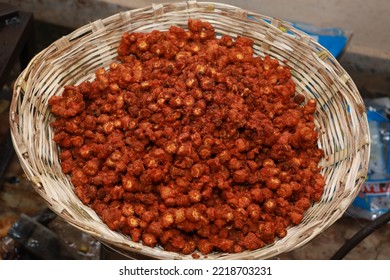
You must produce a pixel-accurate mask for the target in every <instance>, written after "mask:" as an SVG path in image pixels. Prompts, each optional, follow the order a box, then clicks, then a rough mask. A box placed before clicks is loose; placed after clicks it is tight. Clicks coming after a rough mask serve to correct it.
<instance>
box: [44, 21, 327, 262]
mask: <svg viewBox="0 0 390 280" xmlns="http://www.w3.org/2000/svg"><path fill="white" fill-rule="evenodd" d="M188 29H189V30H188V31H186V30H184V29H182V28H179V27H175V26H173V27H171V28H170V29H169V30H168V31H166V32H161V31H153V32H151V33H125V34H124V35H123V37H122V40H121V42H120V45H119V47H118V61H117V62H114V63H112V64H111V65H110V67H109V69H107V70H105V69H98V70H97V71H96V78H95V80H93V81H91V82H89V81H88V82H83V83H81V84H80V85H79V86H66V87H65V88H64V91H63V93H62V95H61V96H54V97H52V98H51V99H50V100H49V105H50V106H51V112H52V113H53V114H54V115H55V117H56V120H55V121H54V122H53V123H52V124H51V125H52V127H53V129H54V132H55V134H54V141H55V142H56V143H57V144H58V145H59V146H60V148H61V157H60V159H61V166H62V168H63V171H64V173H66V174H69V175H70V177H71V180H72V183H73V184H74V186H75V193H76V194H77V196H78V197H79V198H80V200H81V201H82V202H83V203H85V204H88V205H90V206H91V207H92V208H93V209H94V210H95V211H96V212H97V214H98V215H99V216H100V217H101V218H102V220H103V221H104V222H105V223H106V224H107V225H108V226H109V227H110V228H111V229H112V230H118V231H121V232H122V233H124V234H128V235H129V236H130V237H131V238H132V239H133V240H134V241H135V242H142V243H143V244H144V245H147V246H151V247H154V246H156V245H160V246H162V247H164V249H165V250H169V251H174V252H181V253H183V254H193V253H194V251H195V250H198V251H199V252H201V253H202V254H208V253H211V252H213V251H222V252H228V253H236V252H241V251H243V250H255V249H258V248H260V247H262V246H264V245H266V244H270V243H272V242H274V240H275V238H283V237H284V236H285V235H286V234H287V231H286V229H287V227H289V226H290V225H296V224H298V223H300V222H301V220H302V218H303V215H304V212H305V211H306V210H307V209H308V208H309V207H310V205H311V204H312V203H313V201H318V200H319V199H320V198H321V195H322V192H323V188H324V184H325V182H324V178H323V176H322V175H321V174H320V168H319V167H318V163H319V161H320V159H321V158H322V157H323V152H322V150H320V149H319V148H318V147H317V145H316V143H317V139H318V133H317V132H316V130H315V125H314V122H313V120H314V117H313V114H314V112H315V110H316V101H315V100H306V99H305V97H304V96H303V95H301V94H296V93H295V84H294V82H293V80H292V79H291V73H290V69H289V68H288V67H286V66H283V65H282V64H280V63H279V62H278V61H277V60H275V59H272V58H271V57H269V56H266V57H264V58H261V57H256V56H254V50H253V41H252V40H251V39H249V38H244V37H238V38H236V39H235V40H234V39H233V38H231V37H229V36H226V35H224V36H222V37H221V38H220V39H217V38H216V36H215V32H214V29H213V27H212V26H211V25H210V24H209V23H207V22H202V21H200V20H191V19H190V20H189V21H188ZM195 256H198V255H197V254H196V253H195Z"/></svg>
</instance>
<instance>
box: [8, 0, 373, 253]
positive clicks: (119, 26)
mask: <svg viewBox="0 0 390 280" xmlns="http://www.w3.org/2000/svg"><path fill="white" fill-rule="evenodd" d="M190 17H191V18H194V19H202V20H204V21H208V22H210V24H211V25H212V26H213V27H214V28H215V31H216V33H217V34H227V35H230V36H232V37H236V36H237V35H242V36H246V37H250V38H252V39H253V40H254V42H255V43H254V50H255V54H256V55H260V56H264V55H269V56H271V57H273V58H276V59H278V60H279V61H281V62H282V63H284V64H287V65H288V66H289V67H290V68H291V73H292V76H293V80H294V82H295V83H296V91H297V93H301V94H304V95H305V96H306V97H309V98H315V99H316V100H317V112H316V113H315V124H316V129H317V130H318V132H319V140H318V145H319V147H320V148H322V149H323V150H324V153H325V157H324V158H323V160H322V161H321V162H320V165H321V166H322V167H323V169H322V171H321V173H322V174H323V175H324V177H325V182H326V185H325V189H324V194H323V197H322V199H321V200H320V201H319V202H318V203H315V204H314V205H313V206H312V207H311V208H309V209H308V210H307V212H306V213H305V216H304V219H303V221H302V223H301V224H299V225H297V226H294V227H290V228H289V229H288V234H287V236H286V237H284V238H282V239H279V240H276V241H275V243H273V244H271V245H267V246H265V247H263V248H260V249H257V250H254V251H244V252H241V253H236V254H227V253H212V254H209V255H207V259H265V258H271V257H273V256H275V255H278V254H280V253H283V252H286V251H290V250H293V249H295V248H297V247H299V246H302V245H304V244H305V243H307V242H308V241H310V240H311V239H313V238H314V237H315V236H317V235H318V234H320V233H321V232H323V231H324V230H325V229H327V228H328V227H329V226H330V225H332V224H333V223H334V222H335V221H336V220H337V219H339V218H340V217H341V216H342V215H343V213H344V212H345V211H346V209H347V207H348V206H349V205H350V204H351V203H352V201H353V200H354V198H355V197H356V195H357V194H358V192H359V190H360V188H361V185H362V184H363V182H364V181H365V178H366V175H367V170H368V160H369V154H370V135H369V129H368V122H367V116H366V110H365V106H364V103H363V100H362V98H361V96H360V94H359V92H358V90H357V88H356V86H355V84H354V82H353V81H352V79H351V77H350V76H349V75H348V73H346V71H345V70H344V69H343V68H342V67H341V66H340V64H339V63H338V62H337V60H336V59H335V58H334V57H333V56H332V55H331V54H330V53H329V51H327V50H326V49H325V48H323V47H322V46H321V45H319V44H318V43H317V42H315V41H314V39H313V38H311V37H310V36H309V35H307V34H305V33H304V32H302V31H299V30H297V29H295V28H294V27H293V26H292V25H291V24H290V23H289V22H286V21H283V20H280V19H276V18H272V17H268V16H265V15H261V14H258V13H253V12H250V11H247V10H243V9H241V8H238V7H235V6H231V5H226V4H221V3H213V2H197V1H185V2H179V3H178V2H175V3H164V4H154V5H151V6H149V7H145V8H140V9H135V10H128V11H124V12H121V13H118V14H115V15H113V16H110V17H108V18H105V19H99V20H97V21H94V22H92V23H89V24H87V25H85V26H83V27H81V28H79V29H77V30H75V31H74V32H72V33H70V34H69V35H67V36H64V37H62V38H60V39H59V40H57V41H55V42H53V43H52V44H51V45H50V46H49V47H47V48H46V49H44V50H43V51H41V52H40V53H38V54H37V55H36V56H35V57H34V58H33V59H32V60H31V61H30V63H29V64H28V66H27V68H26V69H24V71H23V72H22V73H21V74H20V76H19V77H18V79H17V80H16V83H15V86H14V92H13V100H12V103H11V108H10V126H11V135H12V141H13V144H14V147H15V151H16V154H17V156H18V158H19V160H20V163H21V165H22V168H23V169H24V171H25V173H26V175H27V177H28V179H29V180H30V181H31V182H32V184H33V187H34V189H35V191H36V192H37V193H38V194H39V195H40V196H42V198H44V200H45V201H46V202H47V204H48V206H49V207H50V208H51V209H52V210H53V211H54V212H55V213H57V214H58V215H59V216H60V217H62V218H63V219H64V220H66V221H67V222H68V223H70V224H72V225H73V226H75V227H77V228H79V229H80V230H82V231H84V232H87V233H89V234H91V235H92V236H94V237H96V238H97V239H99V240H101V241H102V242H104V243H106V244H109V245H110V246H113V247H115V248H118V249H119V250H120V251H122V252H125V254H126V255H128V256H129V257H131V254H132V253H135V254H138V255H141V256H146V257H151V258H157V259H192V257H191V255H182V254H178V253H173V252H168V251H164V250H162V249H161V248H159V247H156V248H151V247H147V246H143V245H142V244H141V243H135V242H133V241H131V239H130V237H127V236H125V235H122V234H120V233H118V232H114V231H111V230H110V229H109V228H108V227H107V226H106V225H105V224H104V223H103V222H102V221H101V220H100V218H99V217H98V216H97V215H96V213H95V212H94V211H93V210H92V209H91V208H89V207H88V206H86V205H84V204H82V203H81V201H80V200H79V199H78V198H77V196H76V195H75V193H74V192H73V186H72V184H71V182H70V179H69V178H68V177H67V176H66V175H64V174H63V172H62V170H61V166H60V162H59V157H58V151H59V150H58V148H57V146H56V144H55V143H54V141H52V138H53V131H52V129H51V127H50V125H49V123H50V122H52V121H53V120H54V117H53V116H52V115H51V114H50V112H49V108H48V100H49V98H50V97H51V96H53V95H59V94H60V93H61V92H62V89H63V87H64V86H65V85H69V84H79V83H80V82H82V81H85V80H91V79H93V77H94V71H95V70H96V69H97V68H100V67H108V66H109V65H110V63H111V62H113V61H114V60H115V58H116V50H117V47H118V45H119V42H120V39H121V36H122V34H123V33H124V32H130V31H137V32H150V31H152V30H154V29H158V30H167V29H168V28H169V27H170V26H171V25H178V26H181V27H184V28H185V27H186V25H187V20H188V18H190ZM204 257H205V256H202V255H201V259H202V258H204Z"/></svg>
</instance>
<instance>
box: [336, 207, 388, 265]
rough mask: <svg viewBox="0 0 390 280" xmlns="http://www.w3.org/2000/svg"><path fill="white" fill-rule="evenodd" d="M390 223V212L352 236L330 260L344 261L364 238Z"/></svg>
mask: <svg viewBox="0 0 390 280" xmlns="http://www.w3.org/2000/svg"><path fill="white" fill-rule="evenodd" d="M389 222H390V210H389V211H387V212H386V213H385V214H383V215H381V216H379V217H378V218H376V219H375V220H373V221H371V222H370V223H368V224H367V225H366V226H365V227H363V228H362V229H361V230H359V231H358V232H357V233H356V234H355V235H354V236H352V238H351V239H349V240H348V241H347V242H345V244H344V245H343V246H342V247H341V248H340V249H339V250H337V252H336V253H335V254H334V255H333V256H332V257H331V258H330V259H331V260H342V259H343V258H344V257H345V256H346V255H347V254H348V253H349V252H350V251H351V250H352V249H353V248H355V247H356V245H358V244H359V243H360V242H361V241H363V239H364V238H366V237H367V236H369V235H370V234H371V233H373V232H374V231H376V230H377V229H379V228H380V227H382V226H384V225H386V224H387V223H389Z"/></svg>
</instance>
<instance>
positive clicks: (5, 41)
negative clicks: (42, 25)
mask: <svg viewBox="0 0 390 280" xmlns="http://www.w3.org/2000/svg"><path fill="white" fill-rule="evenodd" d="M34 46H35V42H34V28H33V15H32V14H31V13H26V12H20V11H17V9H16V8H15V7H13V6H11V5H8V4H4V3H0V98H1V99H9V100H10V97H9V96H7V95H6V94H3V92H2V89H3V87H4V85H5V84H6V83H7V82H8V80H9V75H10V72H11V70H12V68H13V67H14V65H15V63H16V62H17V61H19V62H20V65H21V67H22V68H24V67H26V66H27V64H28V62H29V61H30V60H31V58H32V57H33V55H34V52H35V47H34ZM0 121H1V126H2V127H4V126H6V127H8V119H7V118H2V119H1V120H0ZM13 153H14V151H13V146H12V141H11V135H10V133H7V134H6V135H4V136H3V139H1V141H0V182H1V181H2V180H3V175H4V172H5V170H6V168H7V166H8V163H9V161H10V159H11V157H12V155H13Z"/></svg>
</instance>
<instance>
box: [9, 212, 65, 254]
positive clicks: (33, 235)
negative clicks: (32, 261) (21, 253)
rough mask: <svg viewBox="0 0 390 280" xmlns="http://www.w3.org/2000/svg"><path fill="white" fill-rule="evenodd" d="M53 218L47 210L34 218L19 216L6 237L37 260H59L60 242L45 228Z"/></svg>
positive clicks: (52, 214)
mask: <svg viewBox="0 0 390 280" xmlns="http://www.w3.org/2000/svg"><path fill="white" fill-rule="evenodd" d="M55 217H56V215H55V214H54V213H53V212H52V211H50V210H49V209H47V210H45V211H43V212H42V213H40V214H39V215H38V216H36V217H35V218H31V217H29V216H27V215H25V214H21V215H20V218H19V220H17V221H16V223H14V224H13V225H12V227H11V228H10V230H9V231H8V237H9V238H11V239H12V240H14V242H15V243H16V244H17V245H18V246H19V247H21V248H23V249H24V250H27V251H28V253H30V254H31V255H32V256H34V257H35V258H37V259H44V260H55V259H59V257H60V256H61V254H60V252H61V246H62V244H61V240H60V238H58V235H57V234H56V233H54V232H53V231H51V230H50V229H48V228H47V227H46V226H45V224H48V223H49V222H51V221H52V220H53V219H54V218H55Z"/></svg>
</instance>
